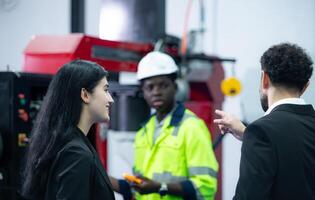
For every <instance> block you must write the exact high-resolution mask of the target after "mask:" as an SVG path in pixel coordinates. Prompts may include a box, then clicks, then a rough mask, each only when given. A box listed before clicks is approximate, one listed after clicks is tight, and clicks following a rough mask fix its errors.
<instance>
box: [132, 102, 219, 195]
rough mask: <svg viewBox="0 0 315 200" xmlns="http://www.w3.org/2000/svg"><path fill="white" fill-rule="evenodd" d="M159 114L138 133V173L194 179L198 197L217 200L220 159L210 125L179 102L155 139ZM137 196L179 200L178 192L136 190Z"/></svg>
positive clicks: (155, 177)
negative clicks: (163, 193) (160, 192)
mask: <svg viewBox="0 0 315 200" xmlns="http://www.w3.org/2000/svg"><path fill="white" fill-rule="evenodd" d="M155 121H156V116H155V115H153V116H152V117H151V118H150V119H149V120H148V122H147V123H146V124H145V126H144V127H142V128H141V129H140V130H139V131H138V132H137V135H136V138H135V143H134V148H135V163H134V169H133V170H134V173H135V174H139V175H142V176H144V177H147V178H150V179H152V180H155V181H158V182H160V183H172V182H182V181H191V183H192V185H193V186H194V189H195V191H196V199H198V200H199V199H204V200H213V199H214V197H215V193H216V190H217V171H218V163H217V160H216V158H215V155H214V152H213V150H212V145H211V137H210V133H209V131H208V128H207V126H206V125H205V123H204V122H203V120H201V119H200V118H198V117H197V116H196V115H195V114H194V113H192V112H191V111H189V110H188V109H185V107H184V106H183V105H182V104H179V105H178V106H177V107H176V109H175V111H174V112H173V113H172V115H170V116H167V117H166V118H165V120H164V124H163V126H162V129H161V133H160V135H159V136H158V138H157V139H156V141H155V142H153V141H154V140H153V137H154V131H155ZM136 199H137V200H159V199H163V200H176V199H182V198H181V197H178V196H172V195H165V196H163V197H161V196H160V195H159V194H158V193H152V194H147V195H140V194H136Z"/></svg>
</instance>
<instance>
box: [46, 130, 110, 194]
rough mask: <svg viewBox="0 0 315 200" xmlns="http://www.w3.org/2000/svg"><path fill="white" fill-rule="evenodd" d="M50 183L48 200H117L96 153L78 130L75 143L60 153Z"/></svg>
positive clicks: (75, 133)
mask: <svg viewBox="0 0 315 200" xmlns="http://www.w3.org/2000/svg"><path fill="white" fill-rule="evenodd" d="M47 183H48V184H47V189H46V193H45V200H56V199H58V200H90V199H91V200H96V199H97V200H112V199H115V197H114V193H113V189H112V186H111V183H110V181H109V178H108V176H107V174H106V172H105V171H104V168H103V166H102V164H101V162H100V160H99V158H98V155H97V153H96V151H95V150H94V148H93V146H92V145H91V144H90V142H89V140H88V139H87V138H86V137H85V136H84V134H83V133H82V132H81V131H80V130H79V129H78V128H75V130H74V138H73V140H71V141H70V142H69V143H67V144H66V145H65V146H64V147H63V148H62V149H61V150H60V151H59V152H58V154H57V156H56V158H55V160H54V162H53V164H52V167H51V169H50V172H49V177H48V182H47Z"/></svg>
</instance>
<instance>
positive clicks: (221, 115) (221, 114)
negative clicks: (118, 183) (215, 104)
mask: <svg viewBox="0 0 315 200" xmlns="http://www.w3.org/2000/svg"><path fill="white" fill-rule="evenodd" d="M214 112H215V113H216V114H217V115H219V116H220V117H223V116H224V115H225V114H226V113H225V112H224V111H222V110H215V111H214Z"/></svg>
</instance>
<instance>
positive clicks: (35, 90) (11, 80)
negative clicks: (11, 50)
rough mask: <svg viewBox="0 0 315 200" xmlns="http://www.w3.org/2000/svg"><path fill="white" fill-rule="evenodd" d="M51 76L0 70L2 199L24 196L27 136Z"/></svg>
mask: <svg viewBox="0 0 315 200" xmlns="http://www.w3.org/2000/svg"><path fill="white" fill-rule="evenodd" d="M51 78H52V76H51V75H42V74H29V73H15V72H0V138H1V139H0V141H2V143H0V199H1V200H16V199H22V198H21V197H20V196H19V194H18V193H19V189H20V183H21V178H20V177H21V172H22V170H23V165H24V164H23V159H24V155H25V151H26V147H27V144H28V138H29V136H30V131H31V128H32V125H33V122H34V120H35V117H36V115H37V112H38V111H39V108H40V105H41V102H42V100H43V98H44V95H45V93H46V90H47V88H48V85H49V82H50V80H51ZM1 149H2V151H1Z"/></svg>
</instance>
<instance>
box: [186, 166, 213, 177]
mask: <svg viewBox="0 0 315 200" xmlns="http://www.w3.org/2000/svg"><path fill="white" fill-rule="evenodd" d="M188 170H189V175H190V176H194V175H210V176H212V177H214V178H217V176H218V173H217V171H215V170H214V169H212V168H210V167H189V169H188Z"/></svg>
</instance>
